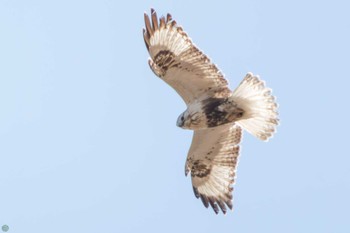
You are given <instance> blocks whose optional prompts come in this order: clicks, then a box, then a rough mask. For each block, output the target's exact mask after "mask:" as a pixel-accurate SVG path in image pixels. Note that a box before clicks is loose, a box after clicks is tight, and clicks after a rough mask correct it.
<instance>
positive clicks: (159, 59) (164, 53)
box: [153, 50, 179, 72]
mask: <svg viewBox="0 0 350 233" xmlns="http://www.w3.org/2000/svg"><path fill="white" fill-rule="evenodd" d="M153 60H154V63H156V64H157V66H159V67H160V68H161V69H162V70H163V71H164V72H165V71H167V70H168V69H169V68H170V67H177V66H178V65H179V64H178V63H175V54H174V53H173V52H171V51H170V50H161V51H159V52H158V53H157V54H156V55H155V56H154V59H153Z"/></svg>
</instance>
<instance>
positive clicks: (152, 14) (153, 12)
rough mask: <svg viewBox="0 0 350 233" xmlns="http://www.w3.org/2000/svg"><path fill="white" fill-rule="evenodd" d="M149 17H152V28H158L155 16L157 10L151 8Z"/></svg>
mask: <svg viewBox="0 0 350 233" xmlns="http://www.w3.org/2000/svg"><path fill="white" fill-rule="evenodd" d="M151 17H152V25H153V29H154V30H155V31H156V30H158V17H157V12H156V11H155V10H154V9H152V8H151Z"/></svg>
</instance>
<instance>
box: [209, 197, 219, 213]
mask: <svg viewBox="0 0 350 233" xmlns="http://www.w3.org/2000/svg"><path fill="white" fill-rule="evenodd" d="M208 199H209V203H210V205H211V207H212V208H213V210H214V212H215V214H218V213H219V207H218V205H217V204H216V202H215V199H214V198H212V197H209V198H208Z"/></svg>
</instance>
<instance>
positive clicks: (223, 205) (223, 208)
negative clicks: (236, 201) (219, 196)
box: [217, 200, 226, 214]
mask: <svg viewBox="0 0 350 233" xmlns="http://www.w3.org/2000/svg"><path fill="white" fill-rule="evenodd" d="M217 203H218V205H219V207H220V209H221V211H222V212H223V213H224V214H226V206H225V204H224V203H223V201H220V200H218V201H217Z"/></svg>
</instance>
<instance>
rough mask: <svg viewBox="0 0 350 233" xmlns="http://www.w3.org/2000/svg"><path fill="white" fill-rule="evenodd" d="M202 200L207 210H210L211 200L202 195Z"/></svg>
mask: <svg viewBox="0 0 350 233" xmlns="http://www.w3.org/2000/svg"><path fill="white" fill-rule="evenodd" d="M200 198H201V200H202V202H203V205H204V206H205V208H208V207H209V200H208V198H207V197H206V196H204V195H200Z"/></svg>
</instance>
